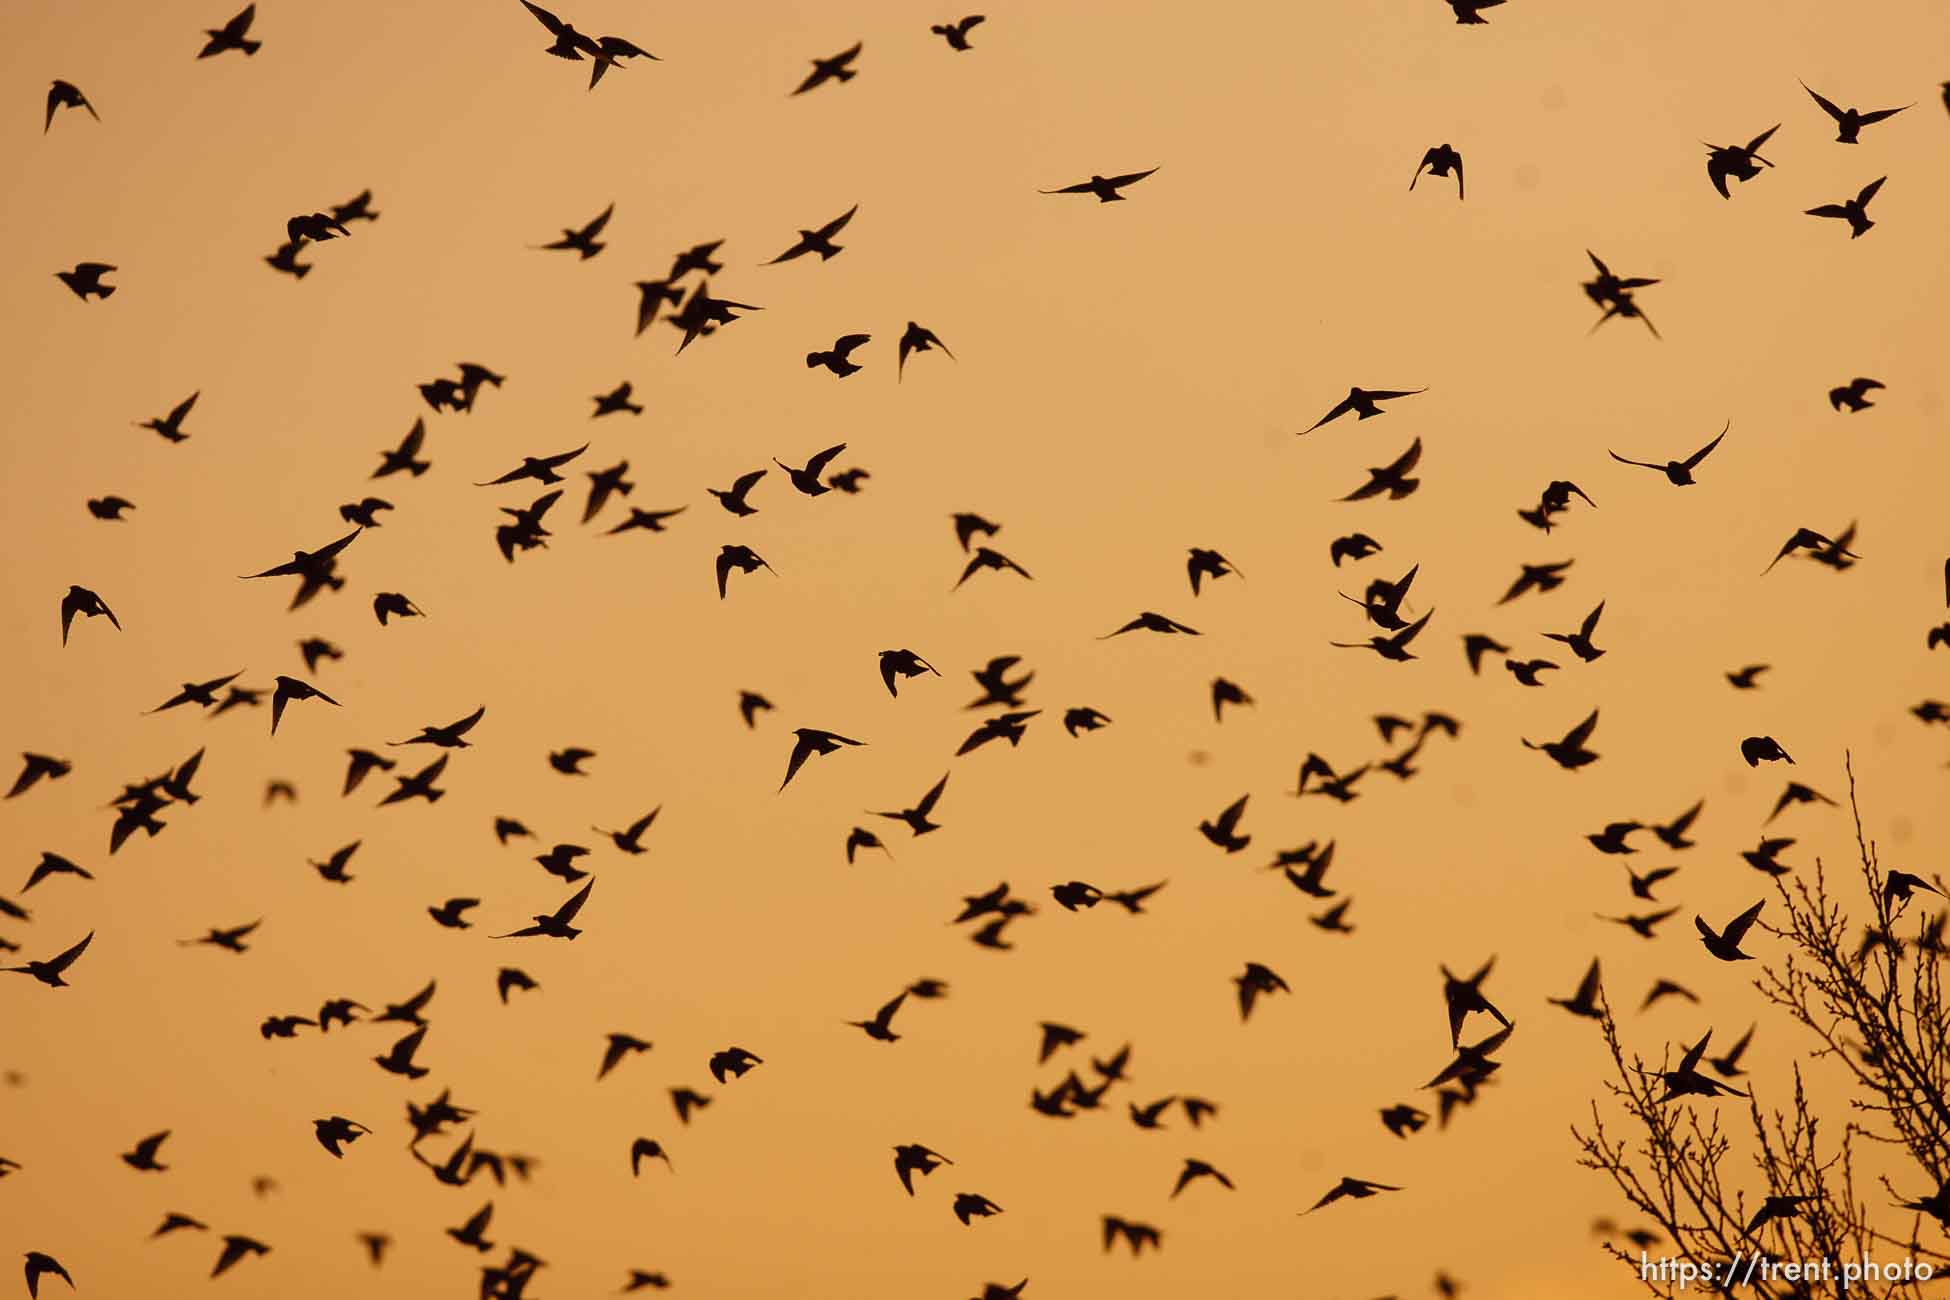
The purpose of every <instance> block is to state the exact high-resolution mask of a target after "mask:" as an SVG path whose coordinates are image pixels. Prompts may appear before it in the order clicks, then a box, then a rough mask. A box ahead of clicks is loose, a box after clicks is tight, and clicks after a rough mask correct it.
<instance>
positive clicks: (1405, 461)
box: [1388, 438, 1422, 474]
mask: <svg viewBox="0 0 1950 1300" xmlns="http://www.w3.org/2000/svg"><path fill="white" fill-rule="evenodd" d="M1421 459H1422V440H1421V439H1420V438H1417V439H1416V440H1415V441H1414V442H1412V443H1410V444H1409V448H1408V450H1407V451H1405V452H1403V453H1402V454H1401V455H1400V456H1399V457H1398V458H1397V459H1396V460H1395V463H1394V464H1392V465H1390V466H1389V467H1388V472H1389V473H1391V474H1406V473H1407V472H1408V471H1410V470H1412V469H1414V468H1415V466H1416V465H1417V464H1418V463H1419V462H1420V461H1421Z"/></svg>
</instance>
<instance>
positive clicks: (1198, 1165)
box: [1170, 1157, 1234, 1199]
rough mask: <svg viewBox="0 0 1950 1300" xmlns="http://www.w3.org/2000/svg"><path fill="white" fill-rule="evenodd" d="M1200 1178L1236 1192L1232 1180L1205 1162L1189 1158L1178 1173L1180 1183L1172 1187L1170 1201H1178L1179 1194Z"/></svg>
mask: <svg viewBox="0 0 1950 1300" xmlns="http://www.w3.org/2000/svg"><path fill="white" fill-rule="evenodd" d="M1200 1178H1210V1179H1211V1180H1212V1181H1213V1182H1215V1183H1217V1184H1219V1186H1221V1187H1223V1188H1225V1189H1227V1190H1228V1191H1231V1190H1234V1189H1233V1186H1232V1180H1231V1179H1230V1178H1227V1177H1226V1176H1225V1175H1224V1174H1223V1173H1221V1172H1220V1171H1219V1170H1217V1169H1215V1168H1213V1167H1212V1166H1211V1165H1209V1164H1207V1163H1205V1161H1203V1160H1196V1159H1191V1158H1189V1157H1188V1158H1187V1159H1186V1161H1185V1165H1184V1167H1183V1168H1182V1169H1180V1170H1179V1171H1178V1181H1177V1182H1176V1183H1175V1184H1173V1186H1172V1189H1171V1198H1170V1199H1176V1197H1177V1196H1178V1193H1180V1192H1182V1191H1184V1190H1185V1189H1186V1188H1187V1187H1188V1186H1190V1185H1191V1184H1192V1183H1193V1182H1194V1181H1196V1180H1197V1179H1200Z"/></svg>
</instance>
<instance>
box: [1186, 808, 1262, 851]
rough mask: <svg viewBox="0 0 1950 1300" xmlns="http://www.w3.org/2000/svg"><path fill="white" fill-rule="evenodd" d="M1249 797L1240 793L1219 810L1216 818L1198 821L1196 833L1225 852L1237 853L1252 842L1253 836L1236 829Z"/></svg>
mask: <svg viewBox="0 0 1950 1300" xmlns="http://www.w3.org/2000/svg"><path fill="white" fill-rule="evenodd" d="M1251 797H1252V796H1251V795H1249V794H1242V795H1240V796H1239V797H1238V798H1237V799H1235V800H1233V801H1232V802H1231V803H1229V804H1227V805H1226V807H1225V809H1224V811H1222V812H1220V814H1219V815H1218V816H1217V817H1216V818H1213V819H1212V820H1210V821H1202V822H1200V823H1199V824H1198V833H1199V834H1201V835H1203V836H1204V837H1205V838H1206V839H1207V840H1208V841H1210V842H1211V843H1212V844H1213V845H1214V846H1215V847H1217V848H1221V849H1224V850H1225V851H1226V852H1227V853H1237V852H1239V850H1241V849H1243V848H1245V847H1246V846H1247V845H1248V844H1250V843H1252V839H1253V837H1252V836H1250V835H1240V834H1238V833H1237V831H1238V828H1239V819H1240V818H1241V817H1242V816H1244V815H1245V812H1246V801H1247V800H1248V799H1250V798H1251Z"/></svg>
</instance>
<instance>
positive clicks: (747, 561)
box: [716, 545, 778, 600]
mask: <svg viewBox="0 0 1950 1300" xmlns="http://www.w3.org/2000/svg"><path fill="white" fill-rule="evenodd" d="M716 567H717V572H718V599H719V600H723V599H724V597H725V582H726V580H727V579H728V578H729V577H730V576H731V571H732V570H733V569H736V570H737V571H738V572H740V573H757V572H758V571H759V570H760V569H763V570H765V571H766V572H767V573H769V574H772V575H773V576H774V577H777V576H778V570H777V569H774V568H773V567H772V566H771V565H769V564H767V563H766V562H765V557H764V556H762V555H760V554H759V553H758V552H757V551H754V550H752V549H751V548H750V547H749V546H735V545H726V546H725V547H723V548H722V549H721V550H719V552H718V561H717V566H716Z"/></svg>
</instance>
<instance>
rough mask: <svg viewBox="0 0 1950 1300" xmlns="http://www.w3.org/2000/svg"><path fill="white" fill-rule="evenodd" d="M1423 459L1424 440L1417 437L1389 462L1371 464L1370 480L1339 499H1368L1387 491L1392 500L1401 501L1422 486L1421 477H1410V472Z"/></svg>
mask: <svg viewBox="0 0 1950 1300" xmlns="http://www.w3.org/2000/svg"><path fill="white" fill-rule="evenodd" d="M1421 459H1422V440H1421V439H1420V438H1417V439H1416V440H1415V441H1414V442H1412V443H1410V444H1409V447H1408V450H1407V451H1405V452H1403V453H1402V454H1401V455H1399V456H1397V457H1396V458H1395V459H1394V460H1392V461H1390V462H1389V463H1388V464H1386V465H1370V466H1369V467H1368V481H1367V482H1366V483H1363V484H1362V485H1361V486H1360V487H1358V488H1355V489H1354V491H1352V492H1350V493H1348V494H1347V495H1346V496H1344V497H1341V498H1339V499H1340V500H1342V501H1366V500H1367V499H1368V498H1369V497H1376V496H1380V495H1381V494H1382V493H1383V492H1386V493H1387V494H1388V499H1389V500H1390V501H1400V500H1401V499H1402V498H1403V497H1406V496H1408V495H1410V494H1411V493H1413V492H1414V491H1415V489H1416V488H1418V487H1420V486H1422V480H1421V479H1419V478H1409V477H1408V472H1409V471H1410V470H1412V469H1414V468H1415V466H1416V465H1417V464H1418V463H1419V462H1420V461H1421Z"/></svg>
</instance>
